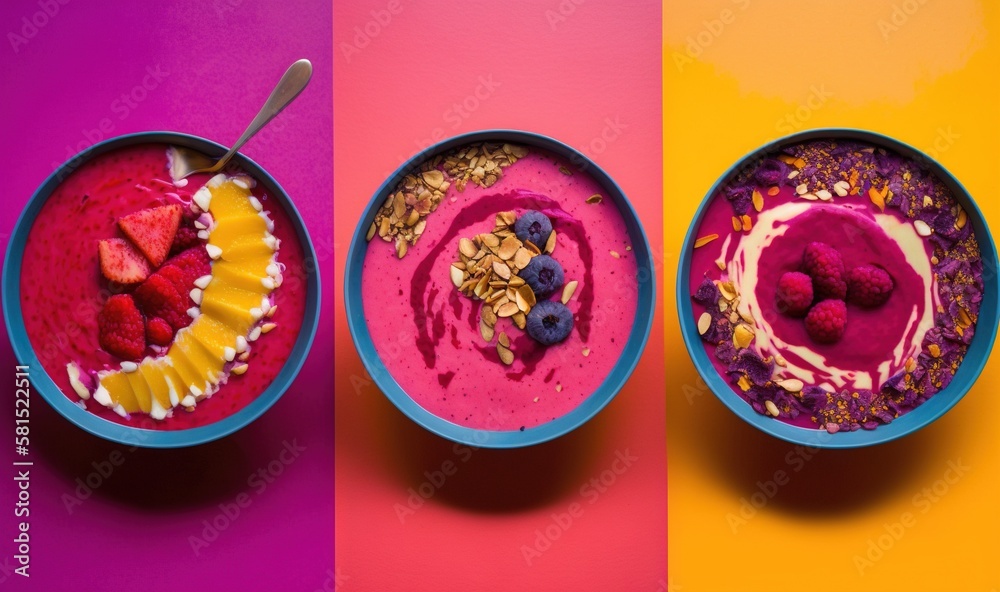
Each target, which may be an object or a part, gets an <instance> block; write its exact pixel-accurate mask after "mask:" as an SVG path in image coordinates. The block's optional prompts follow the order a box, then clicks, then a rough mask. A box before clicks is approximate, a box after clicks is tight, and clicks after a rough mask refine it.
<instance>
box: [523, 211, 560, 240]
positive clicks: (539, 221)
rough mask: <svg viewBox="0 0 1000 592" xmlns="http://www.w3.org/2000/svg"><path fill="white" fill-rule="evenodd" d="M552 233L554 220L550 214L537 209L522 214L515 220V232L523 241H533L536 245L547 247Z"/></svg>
mask: <svg viewBox="0 0 1000 592" xmlns="http://www.w3.org/2000/svg"><path fill="white" fill-rule="evenodd" d="M551 233H552V221H551V220H549V218H548V216H546V215H545V214H543V213H541V212H536V211H535V210H528V211H527V212H525V213H523V214H521V215H520V216H519V217H518V219H517V221H516V222H514V234H516V235H517V238H518V239H520V240H521V242H525V241H531V242H533V243H534V244H535V246H536V247H539V248H543V247H545V243H546V241H548V240H549V234H551Z"/></svg>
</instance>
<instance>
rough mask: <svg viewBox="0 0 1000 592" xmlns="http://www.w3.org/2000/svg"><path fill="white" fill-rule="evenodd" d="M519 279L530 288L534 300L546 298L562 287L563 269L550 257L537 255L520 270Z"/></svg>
mask: <svg viewBox="0 0 1000 592" xmlns="http://www.w3.org/2000/svg"><path fill="white" fill-rule="evenodd" d="M521 278H523V279H524V281H525V282H526V283H527V284H528V285H529V286H531V290H532V291H533V292H534V293H535V297H536V298H546V297H548V296H550V295H551V294H553V293H554V292H555V291H556V290H558V289H559V288H561V287H562V285H563V268H562V265H559V262H558V261H556V260H555V259H553V258H552V257H549V256H548V255H537V256H535V257H532V258H531V261H530V262H529V263H528V265H527V266H526V267H525V268H524V269H522V270H521Z"/></svg>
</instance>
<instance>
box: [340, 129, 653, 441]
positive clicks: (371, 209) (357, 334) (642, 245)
mask: <svg viewBox="0 0 1000 592" xmlns="http://www.w3.org/2000/svg"><path fill="white" fill-rule="evenodd" d="M474 142H509V143H515V144H522V145H526V146H535V147H538V148H541V149H544V150H548V151H549V152H552V153H554V154H557V155H559V156H562V157H564V158H567V159H568V160H569V161H570V162H571V163H573V164H574V165H575V166H576V167H578V168H579V169H580V170H582V171H584V172H585V173H586V174H588V175H591V176H592V177H593V178H594V179H595V180H596V181H597V182H598V183H599V184H600V185H601V187H602V188H603V189H604V190H605V192H606V199H610V200H611V201H612V202H614V204H615V205H616V206H617V207H618V209H619V211H620V212H621V213H622V217H623V218H624V220H625V225H626V227H627V229H628V233H629V236H630V237H631V239H632V249H633V253H634V255H635V257H636V264H637V266H638V270H639V271H638V274H637V275H638V278H637V282H638V287H639V290H638V307H637V309H636V316H635V323H634V324H633V326H632V331H631V333H629V339H628V342H627V343H626V344H625V348H624V350H623V352H622V355H621V357H620V358H619V359H618V362H617V363H616V364H615V366H614V367H613V368H612V370H611V373H610V374H609V375H608V376H607V377H606V378H605V379H604V382H602V383H601V385H600V386H599V387H598V389H597V390H596V391H595V392H594V393H593V394H592V395H590V397H588V398H587V399H586V400H584V401H583V402H582V403H581V404H580V405H579V406H578V407H576V408H575V409H573V411H571V412H569V413H567V414H566V415H564V416H562V417H558V418H556V419H554V420H552V421H550V422H547V423H544V424H541V425H539V426H536V427H533V428H527V429H525V430H524V431H520V430H512V431H489V430H481V429H474V428H469V427H465V426H460V425H457V424H455V423H452V422H450V421H448V420H446V419H442V418H440V417H438V416H436V415H433V414H432V413H430V412H428V411H427V410H425V409H424V408H423V407H421V406H420V405H418V404H417V403H416V402H415V401H414V400H413V399H412V398H410V396H409V395H407V394H406V392H405V391H404V390H403V389H402V388H401V387H400V386H399V383H397V382H396V380H395V379H394V378H393V377H392V375H391V374H390V373H389V370H388V369H387V368H386V366H385V364H384V363H383V362H382V360H381V358H379V356H378V354H377V353H376V352H375V345H374V344H373V343H372V338H371V335H370V334H369V332H368V324H367V323H366V322H365V314H364V302H363V301H362V298H361V272H362V267H363V265H364V259H365V253H366V251H367V248H368V241H367V240H366V238H365V235H366V233H367V231H368V228H369V226H370V225H371V224H372V222H373V221H374V220H375V214H376V213H377V212H378V210H379V207H380V206H381V205H382V203H383V202H384V201H385V199H386V197H387V196H388V195H389V194H390V193H391V192H392V190H393V188H394V187H395V186H396V185H397V184H398V182H399V181H400V180H401V179H402V178H403V177H405V176H406V175H407V174H408V173H409V172H411V171H412V170H415V169H416V168H417V167H418V166H419V165H420V164H421V163H422V162H424V161H425V160H427V159H429V158H432V157H433V156H434V155H436V154H439V153H442V152H445V151H447V150H450V149H452V148H458V147H460V146H463V145H465V144H470V143H474ZM654 269H655V268H654V262H653V258H652V251H651V250H650V247H649V241H648V239H647V238H646V233H645V232H644V231H643V229H642V224H641V223H640V222H639V218H638V216H637V215H636V213H635V210H634V209H633V208H632V205H631V204H630V203H629V201H628V199H627V198H626V197H625V194H624V193H623V192H622V190H621V188H620V187H619V186H618V185H617V184H616V183H615V182H614V181H613V180H612V179H611V177H609V176H608V174H607V173H605V172H604V171H603V170H601V168H600V167H598V166H597V164H595V163H594V162H593V161H591V160H590V159H589V158H587V157H586V156H584V155H583V154H582V153H580V152H578V151H577V150H575V149H574V148H572V147H570V146H567V145H566V144H563V143H562V142H559V141H557V140H554V139H552V138H549V137H547V136H542V135H539V134H535V133H530V132H524V131H517V130H484V131H478V132H472V133H468V134H463V135H459V136H455V137H453V138H450V139H447V140H444V141H442V142H440V143H438V144H435V145H433V146H431V147H429V148H427V149H426V150H424V151H423V152H420V153H418V154H416V155H414V156H413V157H411V158H410V159H409V160H408V161H406V162H405V163H404V164H403V165H402V166H401V167H399V169H397V170H396V172H395V173H393V174H392V175H391V176H390V177H389V178H388V179H386V181H385V182H384V183H382V186H381V187H379V189H378V191H376V192H375V195H374V196H372V199H371V201H369V202H368V207H367V208H366V209H365V212H364V214H363V215H362V216H361V220H360V221H359V222H358V226H357V229H356V230H355V232H354V236H353V237H352V238H351V246H350V250H349V251H348V253H347V267H346V271H345V280H344V284H345V285H344V295H345V306H346V309H347V324H348V326H349V327H350V330H351V337H352V338H353V339H354V345H355V347H356V348H357V350H358V353H359V354H360V356H361V361H362V362H363V363H364V365H365V368H366V369H367V370H368V372H369V374H370V375H371V377H372V379H373V380H374V381H375V384H377V385H378V387H379V388H380V389H381V390H382V392H383V393H385V396H386V397H388V398H389V400H390V401H392V403H393V404H395V405H396V407H398V408H399V409H400V410H401V411H402V412H403V413H404V414H406V415H407V416H408V417H409V418H410V419H412V420H413V421H415V422H416V423H418V424H419V425H421V426H423V427H424V428H426V429H428V430H430V431H431V432H433V433H435V434H437V435H439V436H442V437H444V438H448V439H450V440H453V441H455V442H459V443H462V444H468V445H470V446H477V447H483V448H518V447H522V446H530V445H533V444H538V443H541V442H545V441H548V440H552V439H553V438H557V437H559V436H562V435H563V434H566V433H568V432H570V431H572V430H574V429H576V428H577V427H579V426H581V425H583V424H584V423H586V422H587V421H588V420H589V419H590V418H592V417H593V416H594V415H596V414H597V412H598V411H600V410H601V409H603V408H604V406H605V405H607V404H608V403H609V402H610V401H611V399H613V398H614V397H615V395H616V394H618V391H620V390H621V388H622V386H624V384H625V381H626V380H628V377H629V376H630V375H631V374H632V371H633V370H634V369H635V366H636V364H638V362H639V357H640V356H641V355H642V351H643V349H644V348H645V345H646V341H647V339H649V332H650V329H651V327H652V322H653V312H654V307H655V304H656V300H655V293H654V292H655V288H656V286H655V281H654V278H655V276H654V273H653V272H654Z"/></svg>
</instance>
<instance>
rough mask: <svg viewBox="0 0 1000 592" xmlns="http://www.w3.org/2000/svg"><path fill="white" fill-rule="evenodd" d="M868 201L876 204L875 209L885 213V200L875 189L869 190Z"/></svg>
mask: <svg viewBox="0 0 1000 592" xmlns="http://www.w3.org/2000/svg"><path fill="white" fill-rule="evenodd" d="M868 199H870V200H871V202H872V203H873V204H875V207H877V208H878V209H879V211H882V212H884V211H885V198H884V197H882V194H881V193H879V192H878V190H877V189H875V188H874V187H872V188H870V189H869V190H868Z"/></svg>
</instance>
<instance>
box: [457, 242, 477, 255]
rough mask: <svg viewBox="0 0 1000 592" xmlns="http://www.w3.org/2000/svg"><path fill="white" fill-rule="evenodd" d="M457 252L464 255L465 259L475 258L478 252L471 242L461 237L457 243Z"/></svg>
mask: <svg viewBox="0 0 1000 592" xmlns="http://www.w3.org/2000/svg"><path fill="white" fill-rule="evenodd" d="M458 252H459V253H461V254H463V255H465V256H466V257H470V258H471V257H475V256H476V253H478V252H479V248H478V247H476V244H475V243H473V242H472V241H471V240H469V239H467V238H465V237H463V238H461V239H459V241H458Z"/></svg>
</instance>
